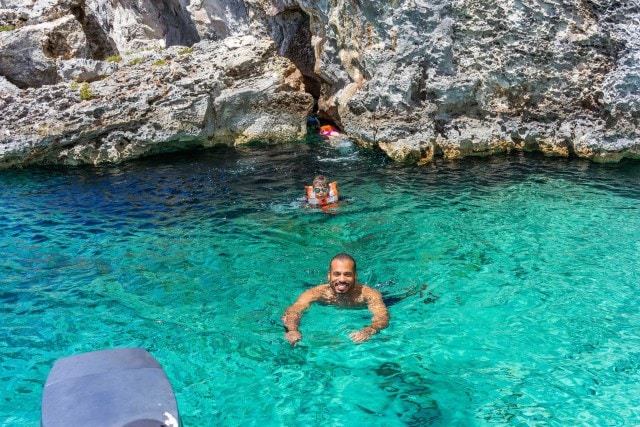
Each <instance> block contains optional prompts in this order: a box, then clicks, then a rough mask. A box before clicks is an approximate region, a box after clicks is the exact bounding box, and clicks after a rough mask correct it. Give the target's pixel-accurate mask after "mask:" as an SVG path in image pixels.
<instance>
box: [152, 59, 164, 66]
mask: <svg viewBox="0 0 640 427" xmlns="http://www.w3.org/2000/svg"><path fill="white" fill-rule="evenodd" d="M151 65H156V66H159V65H167V60H166V59H158V60H157V61H156V62H154V63H152V64H151Z"/></svg>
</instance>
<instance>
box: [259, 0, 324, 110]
mask: <svg viewBox="0 0 640 427" xmlns="http://www.w3.org/2000/svg"><path fill="white" fill-rule="evenodd" d="M269 24H270V25H269V27H270V28H269V32H270V35H271V38H272V39H273V41H274V42H275V44H276V47H277V49H278V54H279V55H280V56H283V57H285V58H287V59H289V60H290V61H291V62H293V63H294V65H295V66H296V67H297V68H298V70H300V72H301V73H302V76H303V81H304V86H305V88H306V92H307V93H309V94H310V95H311V96H313V99H314V103H313V113H314V114H315V113H317V111H318V98H320V85H321V82H320V79H319V78H318V76H317V75H316V73H315V65H316V56H315V52H314V50H313V45H312V44H311V27H310V20H309V15H308V14H307V13H305V12H304V11H303V10H302V9H300V8H298V7H295V8H291V9H286V10H284V11H283V12H281V13H279V14H278V15H276V16H274V17H273V18H272V19H271V21H270V23H269Z"/></svg>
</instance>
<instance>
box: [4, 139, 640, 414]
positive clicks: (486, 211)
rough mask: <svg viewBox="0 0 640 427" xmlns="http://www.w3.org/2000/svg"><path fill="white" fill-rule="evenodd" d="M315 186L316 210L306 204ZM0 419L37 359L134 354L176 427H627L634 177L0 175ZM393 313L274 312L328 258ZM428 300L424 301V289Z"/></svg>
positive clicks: (136, 168)
mask: <svg viewBox="0 0 640 427" xmlns="http://www.w3.org/2000/svg"><path fill="white" fill-rule="evenodd" d="M316 173H324V174H326V175H328V176H329V177H330V178H332V179H337V180H338V181H339V188H340V191H341V196H342V197H343V199H345V201H344V202H343V203H342V204H341V205H340V206H339V207H338V208H337V209H335V210H334V211H332V212H331V213H330V214H327V213H322V212H321V211H319V210H315V209H309V208H305V207H304V206H302V205H301V204H300V201H299V199H300V197H301V196H302V194H303V186H304V185H305V184H307V183H309V182H310V181H311V179H312V178H313V175H314V174H316ZM0 188H2V192H1V195H0V228H1V229H2V234H1V239H0V251H1V253H2V263H0V268H1V269H0V273H1V276H0V279H1V293H0V334H1V335H0V336H1V339H0V359H1V360H2V364H1V366H0V382H1V383H2V385H3V387H2V391H1V393H2V394H1V395H0V397H1V399H0V424H2V425H7V426H8V425H10V426H36V425H38V422H39V417H40V399H41V396H42V387H43V384H44V382H45V380H46V376H47V374H48V372H49V370H50V369H51V366H52V365H53V363H54V362H55V361H56V360H57V359H59V358H61V357H64V356H68V355H72V354H77V353H80V352H86V351H92V350H98V349H106V348H116V347H143V348H146V349H147V350H148V351H150V352H151V353H152V354H153V355H154V356H155V357H156V359H158V361H159V362H160V363H161V364H162V365H163V367H164V368H165V371H166V372H167V374H168V376H169V378H170V380H171V383H172V385H173V387H174V390H175V392H176V395H177V399H178V405H179V408H180V413H181V416H182V420H183V423H184V425H185V426H209V425H211V426H251V425H258V426H261V427H263V426H298V425H299V426H371V425H379V426H425V425H436V426H451V425H456V426H482V425H519V426H521V425H526V426H546V425H556V426H565V425H585V426H586V425H610V426H623V425H637V424H639V423H640V404H639V403H638V402H639V399H638V396H640V315H639V313H640V288H639V286H638V273H637V271H638V270H640V268H639V267H640V262H639V261H638V255H639V254H640V243H639V242H640V163H639V162H623V163H621V164H617V165H597V164H592V163H589V162H587V161H581V160H563V159H544V158H540V157H537V156H520V155H518V156H509V157H500V158H492V159H467V160H463V161H458V162H444V161H439V162H437V163H435V164H432V165H427V166H422V167H417V166H402V165H397V164H393V163H390V162H388V161H387V160H385V159H384V158H383V157H382V156H379V155H377V154H375V153H372V152H368V151H361V150H358V149H355V148H353V147H349V146H342V147H332V146H330V145H327V144H325V143H322V142H320V143H315V144H309V145H306V144H291V145H286V146H280V147H250V148H245V149H242V150H239V151H231V150H212V151H206V152H197V153H188V154H181V155H174V156H168V157H160V158H155V159H151V160H146V161H141V162H134V163H129V164H125V165H120V166H110V167H100V168H76V169H74V168H71V169H32V170H25V171H3V172H0ZM341 251H346V252H349V253H351V254H352V255H353V256H354V257H355V258H356V259H357V261H358V269H359V278H360V280H361V281H362V282H364V283H367V284H369V285H371V286H374V287H376V288H377V289H379V290H380V291H381V292H382V293H383V294H384V296H385V299H386V300H387V302H388V304H389V306H390V307H389V309H390V313H391V316H392V319H391V324H390V327H389V328H388V329H387V330H385V331H383V332H382V333H380V334H378V335H376V336H374V337H373V338H372V340H371V341H369V342H367V343H364V344H360V345H356V344H354V343H352V342H351V341H350V340H349V339H348V333H349V332H351V331H353V330H355V329H358V328H360V327H362V326H364V325H366V324H367V323H368V318H369V316H368V312H367V311H366V310H356V311H351V310H340V309H336V308H333V307H320V306H319V307H313V308H311V309H310V310H309V311H308V313H307V314H306V316H305V317H304V319H303V323H302V331H303V333H304V340H303V341H302V343H301V344H300V345H299V346H297V347H295V348H291V347H290V346H289V345H288V344H287V343H286V342H285V341H284V339H283V332H284V330H283V328H282V326H281V324H280V320H279V318H280V315H281V313H282V312H283V310H284V309H285V308H286V306H287V305H289V304H290V303H292V302H293V301H294V300H295V298H296V297H297V295H298V294H299V293H301V292H302V291H303V290H305V289H307V288H309V287H311V286H313V285H315V284H318V283H322V282H323V281H324V280H325V279H326V270H327V265H328V262H329V259H330V258H331V256H332V255H334V254H335V253H337V252H341ZM424 285H426V289H424V287H425V286H424Z"/></svg>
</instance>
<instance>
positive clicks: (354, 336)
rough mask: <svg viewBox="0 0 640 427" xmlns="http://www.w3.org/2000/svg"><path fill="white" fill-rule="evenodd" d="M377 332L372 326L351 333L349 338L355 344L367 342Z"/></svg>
mask: <svg viewBox="0 0 640 427" xmlns="http://www.w3.org/2000/svg"><path fill="white" fill-rule="evenodd" d="M376 332H377V331H376V330H375V329H374V328H372V327H371V326H367V327H365V328H362V329H360V330H359V331H355V332H351V333H350V334H349V338H351V341H353V342H365V341H366V340H368V339H369V338H371V336H372V335H373V334H375V333H376Z"/></svg>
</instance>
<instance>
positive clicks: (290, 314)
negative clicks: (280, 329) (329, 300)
mask: <svg viewBox="0 0 640 427" xmlns="http://www.w3.org/2000/svg"><path fill="white" fill-rule="evenodd" d="M320 288H321V286H316V287H315V288H311V289H309V290H306V291H304V292H303V293H302V295H300V296H299V297H298V300H297V301H296V302H294V303H293V304H291V305H290V306H289V307H287V309H286V310H285V312H284V314H283V315H282V323H284V327H285V328H286V329H287V332H286V333H285V335H284V337H285V338H286V339H287V341H289V343H291V345H296V344H297V343H298V341H300V340H302V333H301V332H300V331H299V330H298V328H299V327H300V319H302V312H303V311H305V310H306V309H307V308H309V307H310V306H311V303H313V302H314V301H315V300H317V299H318V298H319V297H320V295H321V294H322V292H321V291H322V289H320Z"/></svg>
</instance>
